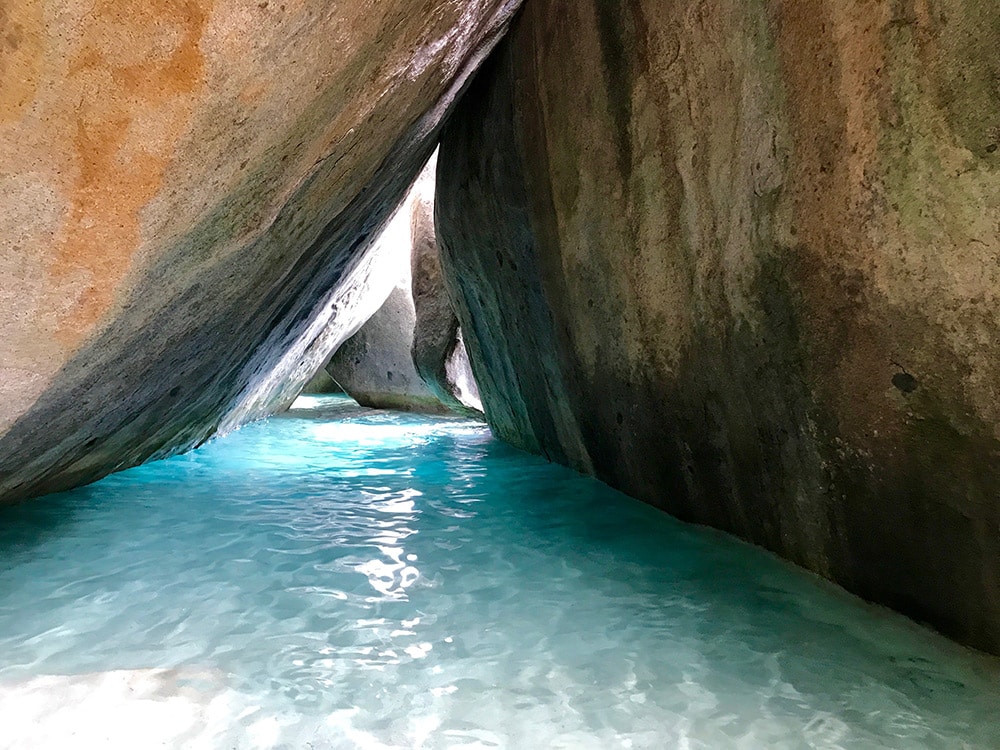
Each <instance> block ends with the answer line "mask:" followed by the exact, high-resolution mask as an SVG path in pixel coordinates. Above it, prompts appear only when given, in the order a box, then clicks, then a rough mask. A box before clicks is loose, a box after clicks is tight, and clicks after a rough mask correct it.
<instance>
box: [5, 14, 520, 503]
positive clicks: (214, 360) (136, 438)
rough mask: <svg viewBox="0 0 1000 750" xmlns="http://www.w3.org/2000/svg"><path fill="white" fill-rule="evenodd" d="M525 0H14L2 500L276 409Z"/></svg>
mask: <svg viewBox="0 0 1000 750" xmlns="http://www.w3.org/2000/svg"><path fill="white" fill-rule="evenodd" d="M516 5H517V2H515V1H514V0H484V1H483V2H476V3H452V2H445V1H444V0H385V1H384V2H379V3H376V4H372V3H362V2H339V3H333V4H331V3H328V2H318V1H309V0H283V1H278V0H268V2H254V3H243V2H236V1H235V0H228V1H226V0H157V2H151V3H133V2H124V1H123V0H94V1H93V2H90V1H87V0H79V1H76V0H73V1H71V2H31V1H30V0H29V1H24V0H14V1H13V2H8V3H5V4H4V5H3V8H2V9H0V436H2V437H0V499H6V500H11V499H16V498H19V497H24V496H27V495H30V494H38V493H41V492H45V491H51V490H54V489H60V488H64V487H68V486H71V485H73V484H77V483H81V482H85V481H89V480H92V479H94V478H96V477H98V476H101V475H103V474H105V473H107V472H108V471H112V470H114V469H116V468H120V467H123V466H128V465H132V464H135V463H137V462H140V461H142V460H145V459H146V458H148V457H150V456H153V455H164V454H167V453H170V452H172V451H176V450H179V449H183V448H186V447H189V446H191V445H193V444H196V443H197V442H199V441H201V440H203V439H204V438H206V437H207V436H209V435H210V434H212V432H213V431H214V430H215V429H216V428H217V427H219V426H220V425H222V426H232V425H235V424H238V423H240V422H241V421H244V420H246V419H251V418H254V417H256V416H260V415H262V414H265V413H268V412H269V411H272V410H274V409H276V408H280V407H281V406H283V405H284V404H285V403H287V401H288V400H289V398H291V397H292V396H294V394H295V393H296V392H297V390H298V388H299V387H300V386H301V385H302V384H303V383H304V381H305V380H307V379H308V378H309V376H310V375H311V374H312V373H313V372H314V371H315V370H316V369H317V368H318V366H319V365H320V364H321V363H322V362H323V361H324V360H325V359H326V358H327V356H328V355H329V352H330V351H331V350H332V349H333V348H334V347H335V346H336V345H337V344H338V343H339V339H338V336H342V335H343V334H344V328H345V326H346V324H345V325H338V324H334V325H332V326H330V325H328V323H329V322H330V321H331V319H333V318H336V317H337V316H340V317H341V318H343V319H344V320H345V321H346V320H347V319H349V317H350V310H351V309H352V307H353V306H354V305H355V304H356V302H357V298H358V297H359V295H360V294H361V292H362V287H363V283H364V282H363V280H364V276H365V274H366V268H365V260H364V251H365V250H366V249H367V247H368V246H369V245H370V244H371V238H373V237H374V236H375V235H377V233H378V230H379V229H380V227H381V225H382V224H383V223H384V221H385V220H386V218H387V217H388V215H389V214H390V213H391V212H392V210H393V209H394V208H395V206H396V205H397V203H398V202H399V200H400V199H401V198H402V195H403V193H404V192H405V190H406V187H407V186H408V185H409V184H410V182H411V181H412V179H413V177H414V175H415V174H416V172H417V171H418V170H419V168H420V166H421V165H422V164H423V163H424V161H426V159H427V157H428V155H429V153H430V150H431V149H432V148H433V141H434V139H435V137H436V129H437V127H438V125H439V123H440V121H441V118H442V117H443V115H444V114H445V112H446V111H447V109H448V107H449V106H450V104H451V102H452V101H453V99H454V97H455V95H456V94H457V92H458V90H459V89H460V87H461V86H462V84H463V82H464V80H465V79H466V77H467V76H468V75H469V73H470V72H471V71H472V70H473V69H474V68H475V66H476V65H477V64H478V62H479V60H480V59H481V57H482V56H483V55H484V54H485V52H486V51H487V50H488V49H489V48H490V47H491V46H492V44H493V43H494V42H495V40H496V39H497V37H498V35H499V34H500V33H501V32H502V30H503V29H504V26H505V24H506V22H507V20H508V19H509V17H510V15H511V14H512V13H513V11H514V9H515V7H516Z"/></svg>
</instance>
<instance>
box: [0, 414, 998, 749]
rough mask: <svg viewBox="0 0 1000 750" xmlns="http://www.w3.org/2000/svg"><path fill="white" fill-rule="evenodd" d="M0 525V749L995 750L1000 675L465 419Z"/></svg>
mask: <svg viewBox="0 0 1000 750" xmlns="http://www.w3.org/2000/svg"><path fill="white" fill-rule="evenodd" d="M299 405H300V406H302V407H303V408H299V409H296V410H294V411H292V412H291V413H289V414H288V415H285V416H283V417H280V418H274V419H271V420H269V421H267V422H263V423H259V424H255V425H251V426H248V427H245V428H243V429H242V430H240V431H238V432H236V433H234V434H231V435H229V436H228V437H225V438H222V439H218V440H215V441H213V442H212V443H210V444H208V445H206V446H204V447H203V448H201V449H199V450H197V451H194V452H192V453H189V454H187V455H184V456H178V457H175V458H172V459H170V460H167V461H161V462H157V463H153V464H150V465H147V466H143V467H139V468H136V469H132V470H129V471H126V472H123V473H121V474H117V475H114V476H112V477H109V478H107V479H105V480H103V481H101V482H99V483H97V484H94V485H91V486H90V487H86V488H82V489H79V490H75V491H72V492H67V493H63V494H61V495H56V496H51V497H49V498H46V499H43V500H37V501H34V502H31V503H28V504H26V505H23V506H19V507H16V508H13V509H6V510H3V511H2V512H0V555H2V559H3V561H4V562H3V566H2V572H0V746H2V747H16V748H30V747H58V748H70V747H73V748H75V747H81V748H83V747H86V748H91V747H121V748H130V749H133V748H145V747H158V748H159V747H180V748H202V747H204V748H216V747H224V748H228V747H236V748H255V747H260V748H273V747H288V748H313V749H314V750H319V748H355V747H358V748H390V747H391V748H460V747H461V748H495V747H506V748H530V749H534V748H569V749H572V750H582V749H587V748H601V749H604V748H713V749H714V748H747V749H748V750H749V749H753V750H757V749H758V748H810V747H815V748H921V749H923V748H948V749H949V750H951V749H953V748H989V749H990V750H995V749H996V748H1000V723H998V720H997V711H998V708H1000V669H998V666H997V664H998V663H997V661H995V660H992V659H989V658H987V657H984V656H982V655H978V654H976V653H974V652H971V651H968V650H965V649H962V648H960V647H958V646H956V645H954V644H951V643H949V642H948V641H946V640H944V639H942V638H940V637H938V636H936V635H934V634H932V633H930V632H929V631H926V630H923V629H922V628H919V627H918V626H916V625H914V624H912V623H910V622H908V621H907V620H905V619H903V618H902V617H898V616H896V615H893V614H891V613H889V612H887V611H885V610H883V609H880V608H876V607H871V606H869V605H865V604H863V603H861V602H860V601H858V600H857V599H854V598H852V597H850V596H848V595H846V594H844V593H843V592H841V591H840V590H838V589H836V588H835V587H833V586H830V585H828V584H826V583H824V582H822V581H820V580H818V579H816V578H815V577H812V576H810V575H807V574H805V573H803V572H801V571H799V570H797V569H795V568H793V567H791V566H789V565H787V564H785V563H783V562H781V561H779V560H777V559H775V558H773V557H771V556H770V555H767V554H765V553H763V552H761V551H759V550H757V549H754V548H752V547H749V546H747V545H743V544H740V543H737V542H734V541H732V540H730V539H729V538H727V537H725V536H723V535H720V534H716V533H714V532H710V531H706V530H702V529H695V528H690V527H687V526H684V525H682V524H679V523H677V522H675V521H672V520H671V519H669V518H668V517H666V516H664V515H663V514H661V513H659V512H657V511H654V510H652V509H650V508H647V507H645V506H643V505H641V504H639V503H637V502H635V501H632V500H630V499H628V498H625V497H623V496H622V495H619V494H618V493H615V492H614V491H612V490H610V489H608V488H607V487H605V486H603V485H601V484H599V483H597V482H595V481H592V480H589V479H586V478H583V477H580V476H578V475H576V474H574V473H573V472H571V471H568V470H565V469H562V468H560V467H557V466H553V465H550V464H547V463H545V462H544V461H542V460H540V459H537V458H535V457H532V456H528V455H525V454H523V453H520V452H518V451H516V450H514V449H512V448H509V447H507V446H505V445H503V444H501V443H499V442H498V441H496V440H494V439H493V438H492V437H491V436H490V434H489V432H488V431H487V430H486V429H485V428H483V427H481V426H479V425H477V424H475V423H470V422H466V421H461V420H457V419H445V418H428V417H419V416H412V415H404V414H395V413H386V412H372V411H368V410H363V409H361V408H360V407H357V406H356V405H353V404H352V403H350V402H348V401H345V400H343V399H338V398H336V397H334V398H331V397H325V398H317V397H311V398H304V399H300V402H299Z"/></svg>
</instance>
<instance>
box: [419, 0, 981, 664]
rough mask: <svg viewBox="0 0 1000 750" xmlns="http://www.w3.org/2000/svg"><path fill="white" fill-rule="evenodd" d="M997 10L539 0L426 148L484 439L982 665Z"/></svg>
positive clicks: (836, 0)
mask: <svg viewBox="0 0 1000 750" xmlns="http://www.w3.org/2000/svg"><path fill="white" fill-rule="evenodd" d="M998 48H1000V15H998V14H996V13H994V12H993V8H992V6H991V5H990V4H988V3H982V2H979V1H978V0H934V1H933V2H894V1H892V0H876V1H875V2H869V1H867V0H865V1H862V0H807V1H804V2H779V1H778V0H754V1H752V2H744V1H743V0H720V2H715V3H704V2H700V1H699V0H670V1H668V2H661V1H659V0H657V1H654V0H634V1H632V2H628V3H618V4H616V3H605V2H601V1H600V0H534V2H532V3H528V4H527V5H526V6H525V10H524V13H523V15H522V16H521V18H520V19H519V21H518V23H517V25H516V28H515V30H514V31H513V32H512V35H511V36H510V37H508V40H506V41H505V42H504V44H503V46H502V48H501V49H500V50H498V52H497V54H496V55H495V57H494V58H493V59H492V60H491V62H490V63H489V64H488V68H487V69H484V71H483V73H482V74H481V76H480V77H478V78H477V81H476V83H475V84H474V86H473V88H472V89H471V90H470V92H469V94H468V95H467V97H466V98H465V99H464V100H463V104H462V106H461V108H460V110H459V112H458V113H457V114H456V116H455V118H454V119H453V120H452V121H451V124H450V126H449V128H448V129H447V130H446V133H445V135H444V136H443V143H442V151H441V155H440V158H439V160H440V163H439V184H438V191H437V200H438V205H437V214H438V231H439V235H440V238H441V239H442V240H443V243H444V250H443V258H444V260H445V267H446V272H447V274H448V275H449V280H450V282H451V283H453V284H454V285H455V286H456V287H457V288H458V289H460V292H461V293H460V296H461V299H462V304H461V305H460V309H459V318H460V320H461V323H462V327H463V330H464V331H465V334H466V340H467V344H468V345H469V349H470V354H471V356H472V361H473V365H474V369H475V371H476V375H477V379H478V381H479V386H480V389H481V391H482V396H483V401H484V404H485V407H486V413H487V416H488V419H489V420H490V422H491V424H492V425H493V426H494V428H495V430H496V431H497V432H498V433H499V434H500V435H501V436H502V437H504V438H506V439H508V440H510V441H512V442H514V443H516V444H518V445H521V446H523V447H525V448H528V449H531V450H535V451H539V452H543V453H545V454H547V455H548V456H550V457H552V458H554V459H557V460H559V461H563V462H566V463H569V464H571V465H573V466H575V467H577V468H579V469H582V470H585V471H591V472H593V473H595V474H596V475H597V476H599V477H600V478H602V479H604V480H606V481H607V482H609V483H610V484H612V485H614V486H616V487H619V488H621V489H623V490H625V491H627V492H629V493H631V494H633V495H635V496H637V497H639V498H642V499H644V500H646V501H648V502H650V503H653V504H655V505H658V506H660V507H662V508H664V509H666V510H668V511H670V512H671V513H674V514H676V515H678V516H680V517H682V518H684V519H687V520H690V521H695V522H699V523H705V524H710V525H713V526H716V527H718V528H721V529H725V530H728V531H730V532H733V533H734V534H737V535H739V536H742V537H743V538H745V539H749V540H751V541H753V542H756V543H758V544H761V545H763V546H766V547H768V548H770V549H772V550H775V551H777V552H779V553H780V554H782V555H784V556H786V557H788V558H790V559H792V560H794V561H796V562H797V563H799V564H801V565H804V566H806V567H808V568H810V569H812V570H814V571H816V572H818V573H821V574H822V575H824V576H826V577H828V578H831V579H833V580H835V581H838V582H840V583H842V584H843V585H844V586H846V587H847V588H849V589H850V590H852V591H854V592H857V593H859V594H861V595H863V596H865V597H867V598H870V599H873V600H877V601H880V602H884V603H887V604H889V605H891V606H894V607H896V608H898V609H900V610H902V611H904V612H907V613H910V614H911V615H913V616H915V617H917V618H919V619H921V620H925V621H929V622H931V623H933V624H934V625H936V626H937V627H939V628H940V629H942V630H944V631H945V632H947V633H949V634H951V635H953V636H955V637H956V638H959V639H961V640H963V641H965V642H967V643H971V644H975V645H977V646H980V647H983V648H986V649H989V650H992V651H1000V262H998V259H1000V236H998V235H1000V229H998V228H1000V151H998V145H1000V125H998V120H997V113H998V112H1000V87H998V86H997V80H998V77H1000V62H998V58H997V56H996V50H997V49H998Z"/></svg>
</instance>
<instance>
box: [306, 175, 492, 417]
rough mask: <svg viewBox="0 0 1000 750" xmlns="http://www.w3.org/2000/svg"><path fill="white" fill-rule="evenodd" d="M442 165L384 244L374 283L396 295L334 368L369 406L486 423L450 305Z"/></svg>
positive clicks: (338, 379)
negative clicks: (438, 197)
mask: <svg viewBox="0 0 1000 750" xmlns="http://www.w3.org/2000/svg"><path fill="white" fill-rule="evenodd" d="M436 164H437V162H436V158H435V157H432V158H431V160H430V161H429V162H428V163H427V165H426V166H425V167H424V169H423V171H422V172H421V173H420V177H418V178H417V180H416V182H415V183H414V185H413V187H412V188H411V189H410V192H409V193H408V194H407V197H406V200H405V201H404V202H403V204H402V205H401V206H400V208H399V210H397V211H396V214H395V215H394V216H393V218H392V220H391V221H390V222H389V225H388V226H387V227H386V229H385V230H384V231H383V232H382V234H381V235H380V237H379V239H378V241H377V243H376V244H377V248H376V250H375V253H377V254H378V256H379V258H378V262H377V267H376V269H375V272H374V273H373V276H376V277H378V278H379V279H391V280H392V284H393V286H391V289H389V288H388V287H386V288H387V289H388V293H384V292H383V293H382V294H381V295H375V294H369V295H368V299H370V300H372V301H375V302H376V304H378V301H380V300H383V299H384V302H383V303H382V305H381V307H379V309H378V311H377V312H375V313H374V315H372V316H371V317H370V318H369V319H368V320H367V322H365V323H364V325H363V326H361V327H360V330H358V331H357V333H355V334H354V335H353V336H351V338H349V339H348V340H347V341H345V342H344V343H343V345H341V347H340V348H339V349H338V350H337V351H336V353H335V354H334V355H333V357H331V359H330V361H329V362H328V363H327V365H326V372H327V373H329V375H330V377H331V378H332V379H333V382H334V383H336V384H337V385H338V386H339V387H341V388H343V389H344V391H346V392H347V393H348V394H350V396H351V397H352V398H354V399H355V400H356V401H357V402H358V403H360V404H362V405H364V406H371V407H375V408H388V409H406V410H410V411H425V412H438V413H441V412H445V411H448V410H451V411H456V412H459V413H463V414H467V415H469V416H478V417H481V416H482V412H481V405H480V404H479V400H478V391H477V390H476V383H475V380H474V379H473V377H472V370H471V365H470V364H469V359H468V355H467V354H466V351H465V346H464V345H463V343H462V336H461V331H460V330H459V328H458V319H457V318H456V316H455V311H454V310H453V308H452V305H451V302H450V300H449V299H448V295H447V292H446V290H445V288H444V280H443V278H442V274H441V264H440V262H439V260H438V249H437V243H436V241H435V233H434V174H435V169H436Z"/></svg>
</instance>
